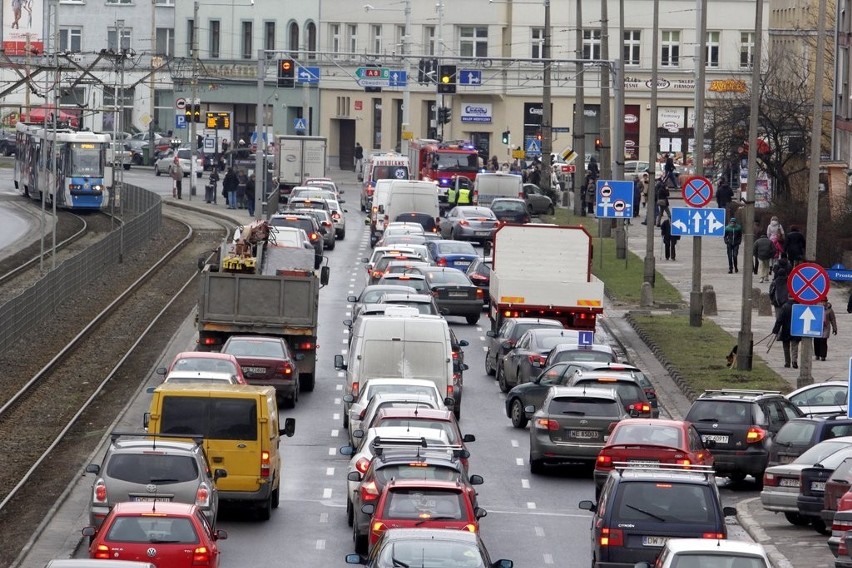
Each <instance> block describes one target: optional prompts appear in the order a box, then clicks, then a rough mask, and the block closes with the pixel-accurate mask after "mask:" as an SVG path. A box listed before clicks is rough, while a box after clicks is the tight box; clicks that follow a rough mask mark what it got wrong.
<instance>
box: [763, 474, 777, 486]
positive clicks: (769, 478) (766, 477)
mask: <svg viewBox="0 0 852 568" xmlns="http://www.w3.org/2000/svg"><path fill="white" fill-rule="evenodd" d="M763 485H764V486H768V487H777V486H778V477H777V476H776V475H775V474H774V473H769V472H768V471H767V472H764V474H763Z"/></svg>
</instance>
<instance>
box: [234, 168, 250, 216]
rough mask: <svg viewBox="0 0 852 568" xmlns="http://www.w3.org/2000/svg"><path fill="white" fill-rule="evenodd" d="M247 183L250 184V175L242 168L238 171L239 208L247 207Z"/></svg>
mask: <svg viewBox="0 0 852 568" xmlns="http://www.w3.org/2000/svg"><path fill="white" fill-rule="evenodd" d="M246 185H248V175H247V174H246V170H245V169H244V168H240V170H239V171H238V172H237V209H245V208H246Z"/></svg>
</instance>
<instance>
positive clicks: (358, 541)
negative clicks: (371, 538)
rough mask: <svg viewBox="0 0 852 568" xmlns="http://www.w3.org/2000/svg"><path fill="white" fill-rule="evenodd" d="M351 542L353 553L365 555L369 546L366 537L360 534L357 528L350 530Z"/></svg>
mask: <svg viewBox="0 0 852 568" xmlns="http://www.w3.org/2000/svg"><path fill="white" fill-rule="evenodd" d="M352 540H354V541H355V552H357V553H358V554H367V548H368V546H369V542H367V535H365V534H360V533H359V532H358V528H357V527H355V528H354V529H353V530H352Z"/></svg>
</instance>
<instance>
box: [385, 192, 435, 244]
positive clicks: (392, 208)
mask: <svg viewBox="0 0 852 568" xmlns="http://www.w3.org/2000/svg"><path fill="white" fill-rule="evenodd" d="M389 193H390V194H389V195H388V201H387V204H386V205H384V206H383V207H382V206H380V207H379V210H378V212H379V214H380V215H381V214H382V213H384V222H385V225H387V224H388V223H393V222H399V221H407V220H409V219H408V218H405V219H404V218H403V216H404V215H407V216H408V217H411V214H412V213H413V214H415V215H416V217H417V219H416V222H419V223H420V224H421V225H423V230H425V231H427V232H429V231H431V232H437V230H438V224H439V223H440V216H441V209H440V205H439V203H438V186H437V185H435V182H432V181H394V182H393V183H391V185H390V192H389ZM382 209H384V211H382ZM432 220H434V222H432Z"/></svg>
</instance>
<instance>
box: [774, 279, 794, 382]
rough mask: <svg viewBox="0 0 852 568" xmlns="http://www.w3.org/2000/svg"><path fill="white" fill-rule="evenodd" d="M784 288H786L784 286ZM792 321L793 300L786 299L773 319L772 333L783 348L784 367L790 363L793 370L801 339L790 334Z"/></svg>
mask: <svg viewBox="0 0 852 568" xmlns="http://www.w3.org/2000/svg"><path fill="white" fill-rule="evenodd" d="M785 287H786V286H785ZM792 319H793V300H792V299H791V298H787V301H786V302H784V305H783V306H781V310H780V311H779V312H778V317H776V318H775V325H774V326H773V327H772V333H774V334H775V336H776V338H777V339H778V341H780V342H781V345H783V346H784V366H785V367H789V366H790V363H791V361H792V364H793V368H794V369H798V368H799V343H800V341H801V338H799V337H796V336H795V335H791V334H790V322H791V320H792Z"/></svg>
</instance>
